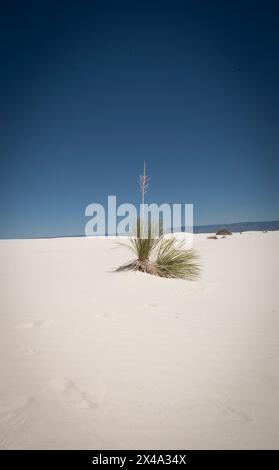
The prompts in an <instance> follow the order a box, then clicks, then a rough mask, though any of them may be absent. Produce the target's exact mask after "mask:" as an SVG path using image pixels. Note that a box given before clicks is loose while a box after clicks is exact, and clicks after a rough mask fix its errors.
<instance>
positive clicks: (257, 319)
mask: <svg viewBox="0 0 279 470" xmlns="http://www.w3.org/2000/svg"><path fill="white" fill-rule="evenodd" d="M114 246H115V241H113V240H89V239H86V238H64V239H45V240H2V241H0V283H1V286H0V293H1V301H0V307H1V310H0V312H1V317H0V358H1V359H0V448H1V449H14V448H17V449H39V448H41V449H42V448H43V449H53V448H55V449H66V448H67V449H68V448H80V449H83V448H87V449H97V448H98V449H111V448H113V449H125V448H128V449H129V448H131V449H133V448H135V449H137V448H158V449H171V448H174V449H179V448H184V449H185V448H188V449H201V448H207V449H218V448H225V449H234V448H243V449H248V448H250V449H252V448H278V447H279V341H278V331H279V316H278V314H279V308H278V307H279V298H278V297H279V296H278V278H279V265H278V251H279V232H269V233H257V232H250V233H248V232H247V233H243V234H234V235H233V236H232V237H227V238H224V239H223V238H219V239H218V240H208V239H207V238H206V235H204V234H201V235H195V245H194V246H195V248H196V249H197V250H198V251H199V252H200V257H201V264H202V266H203V272H202V275H201V278H200V279H199V280H198V281H195V282H190V281H182V280H169V279H160V278H156V277H154V276H149V275H145V274H141V273H131V272H129V273H114V272H112V270H113V268H115V267H117V266H118V265H119V264H122V263H124V262H126V261H128V259H129V256H130V254H129V252H128V251H126V250H125V249H124V248H116V249H114Z"/></svg>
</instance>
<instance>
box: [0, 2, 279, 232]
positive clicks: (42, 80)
mask: <svg viewBox="0 0 279 470" xmlns="http://www.w3.org/2000/svg"><path fill="white" fill-rule="evenodd" d="M277 5H278V2H276V1H270V0H266V1H260V2H259V1H249V0H248V1H245V2H243V1H242V2H240V1H227V2H223V1H215V0H212V1H210V2H206V1H201V0H200V1H199V0H196V1H194V0H193V1H191V0H189V1H176V0H172V1H166V2H164V1H152V0H150V1H145V0H143V1H134V2H130V1H129V2H128V1H127V2H125V1H121V0H119V1H117V2H115V1H86V0H83V1H71V0H68V1H61V0H60V1H53V0H48V1H45V0H40V2H38V1H30V0H25V1H24V2H22V1H17V0H11V1H9V2H1V4H0V64H1V75H0V104H1V105H0V124H1V125H0V161H1V172H0V218H1V219H0V220H1V223H0V237H16V236H53V235H70V234H73V235H74V234H82V233H84V226H85V223H86V221H87V220H86V218H85V216H84V210H85V207H86V205H87V204H89V203H92V202H98V203H103V204H105V203H106V200H107V196H108V195H110V194H112V195H116V196H117V198H118V201H119V203H122V202H131V203H137V202H138V201H139V197H140V195H139V192H138V187H137V178H138V174H139V173H140V172H141V169H142V162H143V160H144V159H145V160H146V161H147V165H148V173H149V174H150V175H151V181H150V187H149V191H148V193H147V202H157V203H161V202H169V203H172V202H176V203H178V202H180V203H193V204H194V221H195V224H215V223H229V222H239V221H262V220H278V219H279V213H278V202H279V185H278V183H277V179H278V169H279V168H278V166H279V164H278V148H279V137H278V136H279V132H278V109H279V99H278V98H279V96H278V83H279V58H278V47H279V44H278V42H279V41H278V39H279V32H278V31H279V25H278V6H277Z"/></svg>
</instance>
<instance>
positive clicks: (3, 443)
mask: <svg viewBox="0 0 279 470" xmlns="http://www.w3.org/2000/svg"><path fill="white" fill-rule="evenodd" d="M11 445H12V442H11V441H9V440H8V439H7V438H6V437H2V438H1V437H0V450H7V449H10V447H11Z"/></svg>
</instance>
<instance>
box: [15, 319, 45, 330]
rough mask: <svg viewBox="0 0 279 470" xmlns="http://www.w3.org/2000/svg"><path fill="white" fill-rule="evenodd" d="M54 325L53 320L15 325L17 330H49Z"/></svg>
mask: <svg viewBox="0 0 279 470" xmlns="http://www.w3.org/2000/svg"><path fill="white" fill-rule="evenodd" d="M52 323H53V320H37V321H29V322H25V323H19V324H18V325H15V326H14V328H15V329H26V328H47V327H49V326H50V325H51V324H52Z"/></svg>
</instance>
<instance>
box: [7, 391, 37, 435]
mask: <svg viewBox="0 0 279 470" xmlns="http://www.w3.org/2000/svg"><path fill="white" fill-rule="evenodd" d="M33 401H34V400H33V399H32V398H30V397H27V396H24V395H23V396H21V395H18V396H16V395H14V396H11V395H9V396H3V395H0V422H2V423H5V425H8V426H11V427H12V428H15V429H17V428H19V427H21V426H23V425H26V424H29V418H28V416H27V415H26V413H25V411H26V409H27V408H28V407H29V405H30V404H32V402H33Z"/></svg>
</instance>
